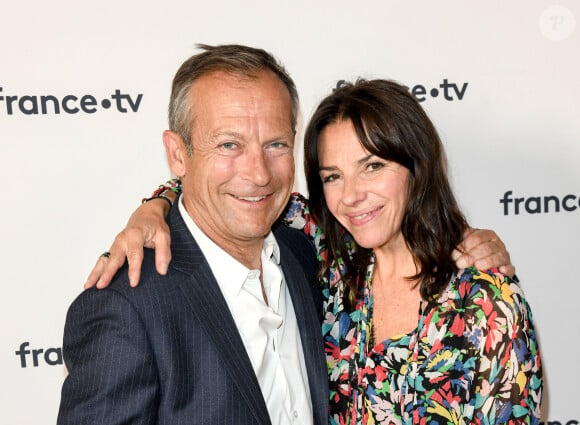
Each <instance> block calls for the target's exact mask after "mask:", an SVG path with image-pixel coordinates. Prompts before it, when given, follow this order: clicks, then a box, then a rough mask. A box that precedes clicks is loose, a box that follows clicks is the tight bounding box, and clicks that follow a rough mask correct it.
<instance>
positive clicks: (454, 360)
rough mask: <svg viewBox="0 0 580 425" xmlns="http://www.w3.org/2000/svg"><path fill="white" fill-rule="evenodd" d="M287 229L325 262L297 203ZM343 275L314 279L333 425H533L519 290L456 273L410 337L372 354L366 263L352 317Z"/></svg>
mask: <svg viewBox="0 0 580 425" xmlns="http://www.w3.org/2000/svg"><path fill="white" fill-rule="evenodd" d="M286 222H287V223H288V224H289V225H291V226H292V227H296V228H300V229H303V230H304V232H305V233H306V234H307V235H309V236H310V237H311V238H312V239H313V241H314V242H315V245H316V248H317V250H318V254H319V258H320V259H322V258H324V256H325V255H326V253H325V247H324V239H323V237H322V235H321V233H320V229H319V228H318V227H317V226H316V225H315V223H313V222H312V219H311V217H310V215H309V213H308V207H307V205H306V202H305V199H304V198H303V197H302V196H300V195H298V194H294V195H293V196H292V199H291V202H290V208H289V210H288V213H287V216H286ZM371 260H372V259H371ZM343 267H344V266H343V264H341V263H340V261H339V262H338V264H335V265H333V267H332V268H331V270H330V272H329V273H328V274H327V276H325V277H324V278H323V279H321V284H322V291H323V296H324V315H325V316H324V322H323V325H322V332H323V336H324V342H325V350H326V359H327V365H328V377H329V386H330V423H331V424H364V425H370V424H433V425H436V424H520V423H522V424H523V423H525V424H527V423H530V424H537V423H539V418H540V400H541V394H542V369H541V363H540V353H539V349H538V344H537V340H536V333H535V330H534V325H533V323H532V315H531V311H530V307H529V306H528V304H527V302H526V300H525V299H524V295H523V292H522V290H521V288H520V287H519V285H518V284H517V283H516V282H514V281H513V280H511V279H510V278H509V277H507V276H503V275H501V274H500V273H499V272H498V271H497V270H488V271H486V272H482V271H479V270H476V269H475V268H467V269H464V270H460V271H459V272H457V273H456V274H455V275H454V276H453V277H452V278H451V280H450V282H449V284H448V285H447V287H446V289H445V290H444V291H443V293H442V294H441V295H440V296H439V297H438V298H437V299H436V300H434V301H422V302H421V304H420V305H418V306H417V328H416V329H415V330H413V331H412V332H410V333H409V334H407V335H400V336H397V337H395V338H392V339H389V340H386V341H377V343H376V345H374V346H373V342H372V336H371V332H372V315H373V292H372V282H371V276H372V271H373V264H372V263H371V265H370V266H369V268H368V271H367V275H366V279H365V282H364V284H363V291H362V297H361V298H360V301H359V302H358V304H357V305H356V307H355V308H354V310H353V311H352V312H350V313H348V312H346V311H345V310H344V308H343V303H342V295H343V291H344V285H343V283H342V282H341V280H340V276H341V272H343V271H344V270H343Z"/></svg>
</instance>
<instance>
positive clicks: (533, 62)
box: [0, 0, 580, 425]
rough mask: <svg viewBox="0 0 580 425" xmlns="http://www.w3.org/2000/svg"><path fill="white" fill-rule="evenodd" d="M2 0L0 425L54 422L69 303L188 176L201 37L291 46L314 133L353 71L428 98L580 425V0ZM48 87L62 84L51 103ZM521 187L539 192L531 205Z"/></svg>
mask: <svg viewBox="0 0 580 425" xmlns="http://www.w3.org/2000/svg"><path fill="white" fill-rule="evenodd" d="M0 2H1V4H0V6H1V7H0V11H1V12H0V13H1V16H2V19H1V21H0V22H1V23H0V164H1V165H0V179H1V181H2V182H3V185H4V190H3V196H2V197H1V199H2V201H1V202H2V208H1V212H0V218H1V230H0V232H1V242H2V243H1V244H0V266H1V269H2V273H1V277H0V282H1V285H2V292H3V297H2V299H1V306H0V322H1V323H2V335H1V344H2V345H1V347H2V349H1V351H0V356H1V357H0V361H1V365H0V367H1V376H2V382H1V383H0V400H1V403H2V408H1V409H0V423H2V424H35V425H36V424H50V423H54V422H55V419H56V413H57V409H58V403H59V399H60V387H61V384H62V380H63V375H64V372H63V370H64V369H63V365H62V357H61V353H60V347H61V343H62V328H63V325H64V318H65V314H66V309H67V307H68V305H69V304H70V302H71V301H72V300H73V299H74V297H75V296H76V295H77V294H78V293H79V292H80V291H81V290H82V284H83V283H84V280H85V278H86V276H87V274H88V271H89V270H90V268H91V267H92V266H93V264H94V261H95V260H96V258H97V256H98V254H100V253H101V252H102V251H104V250H105V249H107V248H108V247H109V245H110V243H111V242H112V240H113V237H114V235H115V234H116V233H117V231H118V230H120V229H121V228H122V227H123V226H124V224H125V222H126V219H127V218H128V216H129V214H130V212H131V211H132V210H133V209H134V208H135V207H136V206H137V205H138V204H139V201H140V199H141V198H142V197H143V196H144V195H147V194H149V193H150V192H151V191H152V190H153V189H154V188H155V187H156V185H157V184H158V183H160V182H162V181H164V180H165V179H167V178H169V177H170V174H169V171H168V167H167V166H166V162H165V156H164V151H163V147H162V143H161V132H162V130H164V129H165V128H166V106H167V101H168V97H169V90H170V83H171V80H172V78H173V74H174V73H175V71H176V70H177V67H178V66H179V64H180V63H181V62H182V61H183V60H185V59H186V58H187V57H189V56H190V55H191V54H193V53H194V48H193V47H194V44H195V43H200V42H201V43H208V44H219V43H243V44H249V45H253V46H258V47H263V48H265V49H267V50H269V51H271V52H273V53H274V54H275V55H276V56H277V57H278V58H280V59H281V60H282V62H283V63H284V64H285V65H286V67H287V68H288V70H289V71H290V73H291V75H292V76H293V77H294V79H295V81H296V83H297V86H298V89H299V92H300V95H301V105H302V112H301V127H300V134H299V137H300V138H301V137H302V128H303V126H304V123H305V122H306V121H307V120H308V117H309V116H310V113H311V112H312V110H313V107H314V105H315V104H316V102H317V101H318V100H319V99H321V97H323V96H324V95H325V94H327V93H328V92H329V91H330V90H331V88H332V87H333V86H334V85H335V83H336V81H337V80H338V79H353V78H356V77H357V76H364V77H387V78H394V79H396V80H399V81H401V82H403V83H405V84H406V85H408V86H409V87H411V88H414V90H415V93H416V94H417V95H418V96H419V97H421V98H424V101H423V103H422V104H423V106H424V107H425V109H426V110H427V111H428V113H429V114H430V116H431V117H432V119H433V121H434V122H435V124H436V126H437V127H438V129H439V130H440V133H441V136H442V138H443V139H444V143H445V145H446V148H447V153H448V157H449V161H450V165H451V174H452V179H453V183H454V185H455V188H456V191H457V194H458V198H459V199H460V202H461V204H462V205H463V206H464V208H465V210H466V212H467V214H468V216H469V218H470V220H471V223H472V225H474V226H477V227H487V228H493V229H495V230H496V231H497V232H498V234H500V235H501V236H502V238H503V239H504V241H505V242H506V243H507V245H508V246H509V249H510V252H511V255H512V259H513V261H514V262H515V264H516V266H517V272H518V275H519V277H520V279H521V281H522V286H523V287H524V291H525V292H526V294H527V298H528V299H529V302H530V304H531V306H532V309H533V312H534V317H535V321H536V324H537V327H538V329H539V335H540V343H541V350H542V355H543V361H544V363H543V364H544V368H545V369H544V371H545V377H546V387H547V397H546V398H545V403H544V411H545V415H544V419H545V421H546V423H551V424H553V425H556V424H568V425H575V424H578V423H579V421H580V413H579V411H578V407H577V386H578V383H579V381H580V366H579V362H578V358H579V355H578V352H580V319H579V318H578V312H577V309H578V308H577V305H578V300H579V299H580V289H579V288H580V286H579V284H578V282H577V280H578V279H577V278H576V276H575V272H574V270H575V266H576V265H577V264H578V262H579V261H580V248H579V244H578V242H579V238H580V171H579V167H578V163H579V162H580V78H579V77H578V76H579V75H580V28H579V25H580V23H579V22H578V21H579V19H580V2H578V0H555V1H554V2H551V1H544V0H511V1H501V2H500V1H498V0H488V1H485V2H484V1H478V2H476V1H464V0H438V1H437V2H432V1H430V0H414V1H411V0H410V1H407V2H400V1H396V0H372V1H371V0H361V1H356V2H355V1H336V0H335V1H307V0H296V1H294V2H284V3H282V2H272V1H271V2H260V1H255V0H246V1H244V2H235V1H229V2H228V1H222V0H213V1H209V2H200V1H170V0H168V1H165V2H157V1H156V2H153V1H145V0H139V1H137V0H125V1H116V0H114V1H113V0H101V1H99V2H84V1H79V0H75V1H73V0H53V1H51V2H45V1H40V0H32V1H26V0H22V1H20V2H15V1H8V0H0ZM419 86H422V87H423V88H424V90H422V89H421V87H419ZM433 89H436V91H437V93H435V91H434V90H433ZM435 94H437V96H435ZM41 96H53V97H52V98H50V99H49V100H45V102H44V112H45V113H43V103H42V98H41ZM54 102H58V105H59V110H58V113H56V109H55V105H54ZM301 160H302V158H301V155H298V158H297V163H298V164H300V163H301ZM298 175H299V178H298V180H297V188H298V189H300V190H302V191H304V190H305V185H304V180H303V178H302V177H301V175H302V169H301V167H299V170H298ZM506 192H511V194H509V195H510V196H511V198H512V199H516V198H523V199H522V200H520V201H517V202H518V204H517V205H518V212H517V213H516V201H514V202H511V203H507V204H502V203H500V199H503V198H504V197H507V195H506ZM548 196H551V197H556V198H557V200H558V202H559V203H560V209H559V211H558V212H557V211H555V207H554V202H556V201H552V203H549V205H548V208H545V207H544V203H543V198H544V197H548ZM540 201H541V202H540ZM506 205H507V207H508V208H507V210H504V208H505V206H506ZM506 213H507V214H506Z"/></svg>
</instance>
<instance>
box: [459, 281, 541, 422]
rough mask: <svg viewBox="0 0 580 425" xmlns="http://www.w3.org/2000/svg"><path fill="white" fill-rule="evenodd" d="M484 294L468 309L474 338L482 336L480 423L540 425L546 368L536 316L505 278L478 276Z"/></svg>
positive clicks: (477, 383)
mask: <svg viewBox="0 0 580 425" xmlns="http://www.w3.org/2000/svg"><path fill="white" fill-rule="evenodd" d="M470 287H471V292H472V293H476V294H478V295H477V296H475V297H472V298H470V301H469V302H468V304H467V305H466V311H468V310H469V309H471V311H472V313H470V314H469V316H470V322H471V323H472V327H471V326H470V328H471V329H470V332H471V335H472V336H476V335H480V338H478V341H479V344H478V349H479V355H480V358H479V363H478V366H477V368H476V374H475V377H474V386H473V388H474V392H473V393H472V396H473V397H474V405H473V406H474V413H473V422H474V423H476V424H480V423H481V424H484V423H485V424H538V423H539V422H540V402H541V396H542V368H541V361H540V352H539V348H538V342H537V339H536V332H535V329H534V324H533V321H532V313H531V310H530V307H529V305H528V303H527V302H526V300H525V298H524V295H523V292H522V290H521V288H520V287H519V285H518V284H517V283H516V282H514V281H513V280H511V279H510V278H508V277H507V276H505V277H504V276H503V275H501V274H499V273H483V272H476V273H475V274H473V281H472V283H471V285H470Z"/></svg>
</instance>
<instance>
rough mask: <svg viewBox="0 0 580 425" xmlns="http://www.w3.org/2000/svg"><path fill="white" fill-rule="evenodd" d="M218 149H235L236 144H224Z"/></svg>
mask: <svg viewBox="0 0 580 425" xmlns="http://www.w3.org/2000/svg"><path fill="white" fill-rule="evenodd" d="M220 148H222V149H225V150H233V149H235V148H236V144H235V143H234V142H225V143H222V144H221V145H220Z"/></svg>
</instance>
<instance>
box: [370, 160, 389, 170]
mask: <svg viewBox="0 0 580 425" xmlns="http://www.w3.org/2000/svg"><path fill="white" fill-rule="evenodd" d="M384 166H385V164H383V163H382V162H369V163H368V164H367V170H368V171H375V170H379V169H381V168H383V167H384Z"/></svg>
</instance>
